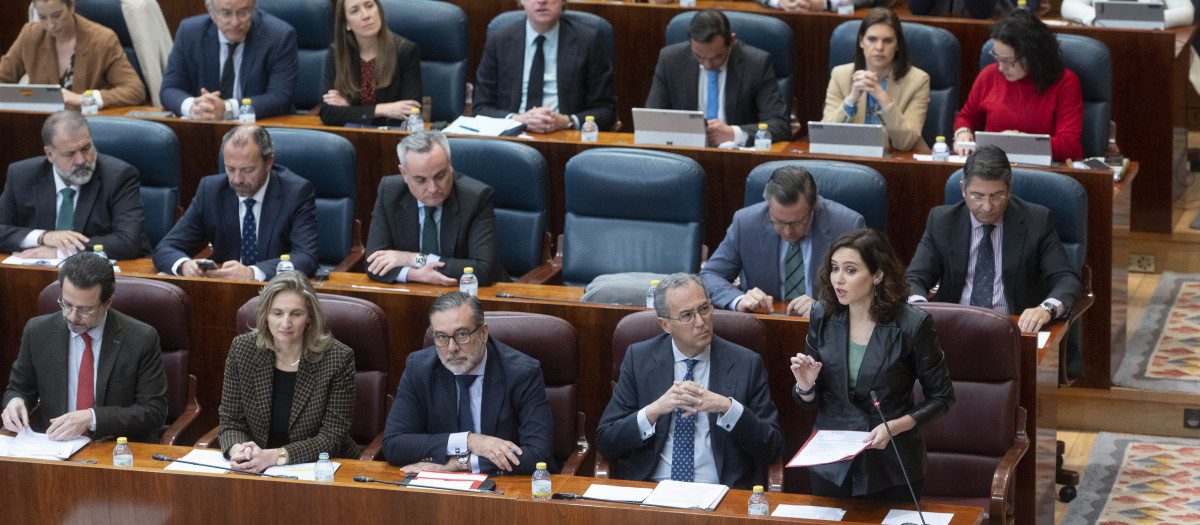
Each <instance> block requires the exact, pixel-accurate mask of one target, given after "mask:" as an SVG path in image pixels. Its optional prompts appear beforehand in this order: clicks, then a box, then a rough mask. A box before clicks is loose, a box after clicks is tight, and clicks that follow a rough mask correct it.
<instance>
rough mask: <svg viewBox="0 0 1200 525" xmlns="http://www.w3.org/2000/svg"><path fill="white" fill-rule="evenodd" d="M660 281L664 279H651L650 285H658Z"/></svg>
mask: <svg viewBox="0 0 1200 525" xmlns="http://www.w3.org/2000/svg"><path fill="white" fill-rule="evenodd" d="M660 282H662V281H660V280H658V279H655V280H653V281H650V286H658V283H660Z"/></svg>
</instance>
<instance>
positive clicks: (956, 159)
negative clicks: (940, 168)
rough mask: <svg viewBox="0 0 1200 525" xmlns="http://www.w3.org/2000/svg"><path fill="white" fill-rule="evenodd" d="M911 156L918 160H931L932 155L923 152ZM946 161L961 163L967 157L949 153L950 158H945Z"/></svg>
mask: <svg viewBox="0 0 1200 525" xmlns="http://www.w3.org/2000/svg"><path fill="white" fill-rule="evenodd" d="M912 158H913V160H919V161H921V162H933V155H925V154H923V153H913V157H912ZM946 162H953V163H955V164H963V163H965V162H967V157H966V155H950V159H949V160H947V161H946Z"/></svg>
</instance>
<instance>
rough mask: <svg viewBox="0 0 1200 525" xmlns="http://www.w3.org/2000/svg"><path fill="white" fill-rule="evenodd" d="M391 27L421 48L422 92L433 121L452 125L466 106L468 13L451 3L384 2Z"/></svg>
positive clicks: (427, 0)
mask: <svg viewBox="0 0 1200 525" xmlns="http://www.w3.org/2000/svg"><path fill="white" fill-rule="evenodd" d="M379 5H380V6H382V7H383V11H384V13H385V15H384V16H385V17H386V18H387V24H388V28H390V29H391V30H392V32H393V33H396V34H398V35H401V36H403V37H404V38H407V39H409V40H412V41H413V42H414V43H416V44H417V47H419V48H421V93H422V94H423V95H424V96H427V97H429V99H430V101H429V104H430V105H431V106H433V107H432V108H431V109H432V113H431V114H430V118H431V119H433V121H435V122H437V121H445V122H451V121H453V120H454V119H456V118H458V117H460V116H462V112H463V107H464V106H465V105H466V96H467V95H466V93H467V58H468V56H469V54H470V49H469V47H468V45H467V14H466V13H464V12H463V10H462V8H461V7H458V6H456V5H454V4H451V3H449V2H438V1H435V0H382V1H381V2H380V3H379Z"/></svg>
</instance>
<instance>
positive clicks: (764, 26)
mask: <svg viewBox="0 0 1200 525" xmlns="http://www.w3.org/2000/svg"><path fill="white" fill-rule="evenodd" d="M722 13H724V14H725V17H726V18H728V19H729V28H730V30H731V31H732V32H733V33H735V35H736V36H735V37H734V39H736V40H741V41H742V42H745V43H746V44H747V45H750V46H753V47H756V48H758V49H761V50H763V51H766V52H767V53H770V54H771V67H772V68H774V69H775V81H776V82H777V83H778V84H779V94H780V95H783V100H785V101H791V100H792V98H793V97H794V92H793V89H792V85H793V84H794V82H795V76H794V75H793V64H794V61H793V59H792V53H793V49H795V47H794V46H793V44H792V40H793V38H792V26H790V25H788V24H787V22H784V21H783V20H780V19H778V18H775V17H773V16H767V15H758V14H754V13H743V12H741V11H722ZM694 16H696V12H695V11H685V12H683V13H680V14H678V15H675V17H674V18H671V21H670V22H668V23H667V34H666V42H667V45H671V44H675V43H679V42H686V41H687V40H688V27H689V26H690V25H691V24H692V17H694ZM788 105H789V107H790V106H791V103H790V102H788Z"/></svg>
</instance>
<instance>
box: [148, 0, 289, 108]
mask: <svg viewBox="0 0 1200 525" xmlns="http://www.w3.org/2000/svg"><path fill="white" fill-rule="evenodd" d="M204 4H205V6H207V7H208V14H207V15H197V16H193V17H191V18H187V19H185V20H184V21H183V22H181V23H180V24H179V31H177V32H176V33H175V47H174V48H172V49H171V56H170V57H169V58H168V59H167V70H166V72H165V73H163V80H162V88H161V89H160V91H159V94H160V98H161V99H162V104H163V107H164V108H166V109H168V110H170V111H172V112H174V113H175V114H176V115H179V116H181V117H185V118H193V119H203V120H233V119H236V118H237V117H238V113H239V111H240V106H241V100H242V99H243V98H249V99H250V100H251V103H252V104H253V105H254V112H255V114H256V115H257V118H267V117H274V116H277V115H283V114H286V113H290V112H291V111H292V92H293V91H294V90H295V88H296V75H297V72H298V71H299V66H298V63H297V58H296V53H297V52H296V31H295V30H294V29H292V26H290V25H288V23H287V22H284V21H283V20H281V19H279V18H276V17H274V16H272V15H270V14H268V13H264V12H261V11H259V10H258V9H257V8H256V6H255V0H205V2H204Z"/></svg>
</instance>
